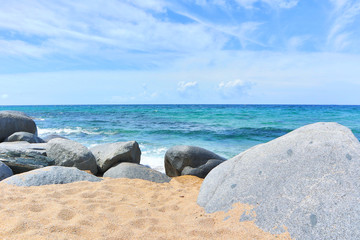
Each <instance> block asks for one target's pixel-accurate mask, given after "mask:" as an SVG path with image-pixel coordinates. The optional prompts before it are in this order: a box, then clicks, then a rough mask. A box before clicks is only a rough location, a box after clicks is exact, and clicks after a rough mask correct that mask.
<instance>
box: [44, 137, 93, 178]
mask: <svg viewBox="0 0 360 240" xmlns="http://www.w3.org/2000/svg"><path fill="white" fill-rule="evenodd" d="M46 154H47V156H48V157H49V158H51V159H53V160H54V161H55V165H57V166H64V167H76V168H78V169H80V170H90V171H91V172H92V173H93V174H96V173H97V171H98V170H97V166H96V161H95V157H94V155H93V154H92V153H91V152H90V150H89V149H87V148H86V147H85V146H83V145H82V144H80V143H78V142H74V141H71V140H68V139H62V138H55V139H53V140H51V141H49V142H48V143H47V147H46Z"/></svg>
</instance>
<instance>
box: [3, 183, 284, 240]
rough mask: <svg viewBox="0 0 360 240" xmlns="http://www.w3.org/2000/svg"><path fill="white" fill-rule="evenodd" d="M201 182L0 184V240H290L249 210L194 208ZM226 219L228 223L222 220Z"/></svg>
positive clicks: (239, 208) (237, 206) (239, 207)
mask: <svg viewBox="0 0 360 240" xmlns="http://www.w3.org/2000/svg"><path fill="white" fill-rule="evenodd" d="M201 182H202V180H201V179H199V178H197V177H191V176H183V177H178V178H174V179H173V180H172V181H171V182H170V183H162V184H159V183H153V182H148V181H143V180H138V179H104V181H102V182H98V183H90V182H77V183H71V184H64V185H48V186H40V187H15V186H9V185H6V184H4V183H3V184H1V183H0V239H2V240H5V239H17V240H18V239H37V240H40V239H52V240H54V239H109V240H110V239H114V240H115V239H290V237H289V234H288V233H285V234H282V235H271V234H269V233H266V232H264V231H262V230H261V229H259V228H258V227H257V226H256V225H255V224H254V222H252V221H249V222H241V223H240V222H239V218H240V216H241V215H242V213H243V211H250V210H251V208H252V207H251V206H249V205H245V204H236V205H234V209H233V210H231V211H229V212H227V213H225V212H217V213H213V214H206V213H205V212H204V210H203V209H202V208H201V207H199V206H198V205H197V204H196V198H197V195H198V192H199V189H200V185H201ZM224 219H226V220H224Z"/></svg>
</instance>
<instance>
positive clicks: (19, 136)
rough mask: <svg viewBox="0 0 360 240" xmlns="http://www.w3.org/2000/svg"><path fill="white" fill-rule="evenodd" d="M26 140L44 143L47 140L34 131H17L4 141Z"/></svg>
mask: <svg viewBox="0 0 360 240" xmlns="http://www.w3.org/2000/svg"><path fill="white" fill-rule="evenodd" d="M19 141H24V142H28V143H44V142H45V141H44V140H42V139H41V138H39V137H38V136H36V135H35V134H33V133H28V132H16V133H13V134H11V135H10V136H9V137H7V138H6V139H5V140H4V142H19Z"/></svg>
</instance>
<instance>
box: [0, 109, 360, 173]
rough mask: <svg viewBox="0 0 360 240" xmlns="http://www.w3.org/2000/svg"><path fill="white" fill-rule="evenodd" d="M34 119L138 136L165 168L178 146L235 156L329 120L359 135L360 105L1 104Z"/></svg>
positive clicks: (88, 134) (53, 126)
mask: <svg viewBox="0 0 360 240" xmlns="http://www.w3.org/2000/svg"><path fill="white" fill-rule="evenodd" d="M0 110H18V111H23V112H25V113H27V114H28V115H30V116H31V117H33V118H34V119H35V121H36V123H37V126H38V128H39V130H38V131H39V136H40V137H41V136H46V135H48V134H52V133H56V134H59V135H62V136H65V137H67V138H69V139H72V140H75V141H78V142H80V143H82V144H84V145H85V146H87V147H90V146H95V145H97V144H101V143H110V142H117V141H130V140H136V141H137V142H138V143H139V144H140V148H141V151H142V157H141V163H142V164H146V165H150V166H151V167H153V168H155V169H158V170H160V171H163V159H164V155H165V152H166V150H167V149H168V148H170V147H172V146H174V145H194V146H199V147H203V148H206V149H208V150H210V151H213V152H215V153H217V154H219V155H222V156H224V157H227V158H231V157H233V156H235V155H237V154H239V153H240V152H242V151H244V150H246V149H248V148H250V147H252V146H254V145H257V144H260V143H264V142H268V141H270V140H272V139H274V138H277V137H279V136H282V135H284V134H286V133H288V132H290V131H292V130H294V129H296V128H298V127H301V126H303V125H306V124H310V123H315V122H320V121H326V122H338V123H340V124H343V125H345V126H347V127H349V128H350V129H351V130H352V131H353V133H354V134H355V135H356V136H357V138H358V139H359V138H360V106H318V105H316V106H310V105H81V106H80V105H76V106H0Z"/></svg>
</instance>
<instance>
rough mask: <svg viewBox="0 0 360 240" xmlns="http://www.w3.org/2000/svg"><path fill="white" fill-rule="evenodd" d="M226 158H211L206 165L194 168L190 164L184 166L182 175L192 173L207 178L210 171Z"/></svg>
mask: <svg viewBox="0 0 360 240" xmlns="http://www.w3.org/2000/svg"><path fill="white" fill-rule="evenodd" d="M223 162H224V160H217V159H209V160H208V161H207V162H206V163H205V164H204V165H201V166H200V167H197V168H192V167H190V166H186V167H184V169H183V170H182V172H181V175H192V176H197V177H199V178H205V177H206V175H208V173H209V172H210V171H211V170H212V169H213V168H215V167H216V166H217V165H219V164H220V163H223Z"/></svg>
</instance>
